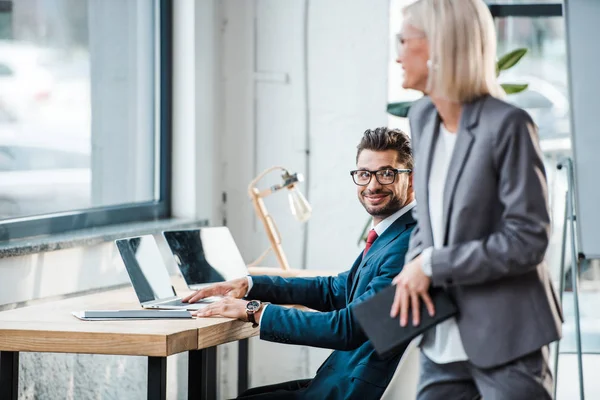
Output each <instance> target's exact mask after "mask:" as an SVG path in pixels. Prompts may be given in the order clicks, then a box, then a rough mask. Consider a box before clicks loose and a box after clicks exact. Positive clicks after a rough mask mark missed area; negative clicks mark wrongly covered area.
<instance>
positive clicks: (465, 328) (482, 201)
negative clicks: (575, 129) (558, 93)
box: [391, 0, 562, 400]
mask: <svg viewBox="0 0 600 400" xmlns="http://www.w3.org/2000/svg"><path fill="white" fill-rule="evenodd" d="M404 17H405V18H404V24H403V27H402V29H401V32H400V33H399V34H398V37H397V40H398V44H397V45H398V63H400V64H402V68H403V69H404V81H403V86H404V87H405V88H410V89H416V90H419V91H422V92H424V94H425V96H424V97H423V99H422V100H420V101H418V102H417V103H416V104H415V105H414V106H413V107H412V108H411V110H410V114H409V121H410V125H411V133H412V137H413V148H414V156H415V168H414V186H415V191H416V198H417V201H418V202H419V204H420V206H419V207H418V210H417V211H416V215H417V217H418V218H417V219H418V223H417V226H416V228H415V230H414V231H413V234H412V236H411V241H410V245H409V250H408V253H407V256H406V261H405V263H406V264H405V266H404V268H403V270H402V272H401V273H400V274H399V275H398V276H397V277H396V278H395V279H394V283H396V284H397V286H396V297H395V301H394V304H393V306H392V310H391V314H392V316H396V315H398V314H399V315H400V323H401V325H406V324H415V325H416V324H418V323H419V319H420V315H419V313H418V307H419V303H420V302H421V301H423V302H424V303H425V305H426V306H427V309H428V312H429V313H430V314H433V313H434V312H435V310H434V308H433V305H432V303H431V300H430V298H429V296H428V295H427V291H428V289H429V287H430V286H436V287H444V288H446V289H447V290H448V292H449V293H450V294H451V295H452V296H453V297H454V299H455V300H456V302H457V305H458V308H459V310H460V313H459V315H458V317H456V318H452V319H450V320H447V321H446V322H444V323H442V324H440V325H438V326H436V327H435V328H433V329H431V330H430V331H428V332H427V333H426V334H425V335H424V337H423V340H422V342H421V372H420V374H421V376H420V382H419V388H418V393H419V394H418V399H419V400H425V399H427V400H429V399H472V398H477V397H478V396H483V398H484V399H511V400H518V399H549V398H551V394H550V393H551V390H552V376H551V373H550V370H549V368H548V344H549V343H551V342H553V341H555V340H558V339H560V337H561V323H562V315H561V311H560V306H559V303H558V301H557V300H556V295H555V292H554V289H553V288H552V285H551V282H550V279H549V274H548V271H547V267H546V265H545V264H544V254H545V252H546V248H547V246H548V237H549V231H550V218H549V211H548V202H547V188H546V176H545V170H544V166H543V164H542V157H541V152H540V148H539V143H538V133H537V128H536V127H535V125H534V123H533V122H532V120H531V118H530V116H529V115H528V114H527V113H526V112H525V111H523V110H521V109H519V108H516V107H514V106H512V105H509V104H508V103H506V102H504V101H503V100H502V98H503V95H504V92H503V90H502V88H501V86H500V85H499V84H498V82H497V81H496V73H495V72H496V71H495V64H496V63H495V60H496V34H495V29H494V24H493V20H492V17H491V15H490V13H489V10H488V8H487V6H486V5H485V4H484V3H483V1H482V0H419V1H417V2H415V3H413V4H412V5H410V6H408V7H406V8H405V9H404ZM409 309H410V310H412V315H413V318H412V321H408V320H407V319H408V318H407V317H408V310H409Z"/></svg>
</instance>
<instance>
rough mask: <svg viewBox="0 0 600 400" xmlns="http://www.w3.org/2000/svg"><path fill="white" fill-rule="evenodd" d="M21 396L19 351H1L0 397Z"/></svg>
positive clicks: (15, 399)
mask: <svg viewBox="0 0 600 400" xmlns="http://www.w3.org/2000/svg"><path fill="white" fill-rule="evenodd" d="M18 397H19V352H18V351H0V399H3V400H4V399H6V400H17V398H18Z"/></svg>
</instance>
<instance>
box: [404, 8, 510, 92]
mask: <svg viewBox="0 0 600 400" xmlns="http://www.w3.org/2000/svg"><path fill="white" fill-rule="evenodd" d="M403 14H404V16H405V18H406V23H407V24H410V25H412V26H413V27H415V28H417V29H419V30H421V31H423V32H424V33H425V36H426V37H427V40H428V41H429V59H430V63H429V66H430V67H429V80H428V82H427V89H426V90H427V94H430V95H432V94H433V95H435V96H439V97H444V98H447V99H449V100H453V101H458V102H460V103H468V102H470V101H473V100H474V99H476V98H478V97H480V96H482V95H486V94H489V95H492V96H494V97H500V98H502V97H504V95H505V93H504V90H503V89H502V87H501V86H500V84H499V83H498V81H497V79H496V29H495V27H494V21H493V19H492V15H491V14H490V11H489V9H488V8H487V6H486V5H485V4H484V2H483V1H482V0H418V1H416V2H415V3H413V4H411V5H409V6H407V7H405V8H404V10H403Z"/></svg>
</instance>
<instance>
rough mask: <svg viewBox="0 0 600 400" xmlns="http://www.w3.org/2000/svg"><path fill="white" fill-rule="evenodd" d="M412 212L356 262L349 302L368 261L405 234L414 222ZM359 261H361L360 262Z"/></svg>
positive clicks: (385, 233) (404, 216) (397, 221)
mask: <svg viewBox="0 0 600 400" xmlns="http://www.w3.org/2000/svg"><path fill="white" fill-rule="evenodd" d="M411 212H412V210H411V211H408V212H407V213H405V214H404V215H402V216H401V217H400V218H398V219H397V220H396V221H394V223H393V224H392V225H391V226H390V227H389V228H387V229H386V230H385V232H383V234H382V235H381V236H380V237H378V238H377V240H376V241H375V242H374V243H373V245H372V246H371V248H370V249H369V251H368V252H367V255H366V257H363V258H362V259H361V257H360V256H359V258H358V259H357V260H356V261H355V262H354V265H355V266H356V264H357V263H358V266H357V267H356V269H355V270H354V267H353V272H354V273H353V274H352V273H351V274H350V276H352V287H351V289H350V292H349V293H350V294H349V296H348V301H349V302H350V301H351V300H352V298H353V297H354V292H355V291H356V286H357V284H358V280H359V278H360V272H361V270H362V269H363V268H364V266H365V264H366V263H367V261H369V260H370V259H371V258H373V257H374V256H375V255H376V254H377V253H379V251H380V250H381V249H383V248H384V247H385V246H387V245H388V244H389V243H390V242H391V241H392V240H394V239H396V238H397V237H398V235H400V234H401V233H402V232H404V230H405V229H406V225H408V224H410V223H411V222H414V219H413V217H412V214H411ZM359 260H360V262H359Z"/></svg>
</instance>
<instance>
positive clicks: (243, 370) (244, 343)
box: [238, 339, 250, 396]
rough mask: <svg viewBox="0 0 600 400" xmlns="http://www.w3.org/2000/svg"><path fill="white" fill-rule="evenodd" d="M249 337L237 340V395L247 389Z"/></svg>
mask: <svg viewBox="0 0 600 400" xmlns="http://www.w3.org/2000/svg"><path fill="white" fill-rule="evenodd" d="M249 347H250V339H242V340H240V341H239V342H238V396H239V395H241V394H242V393H244V392H245V391H246V390H248V352H249Z"/></svg>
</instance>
